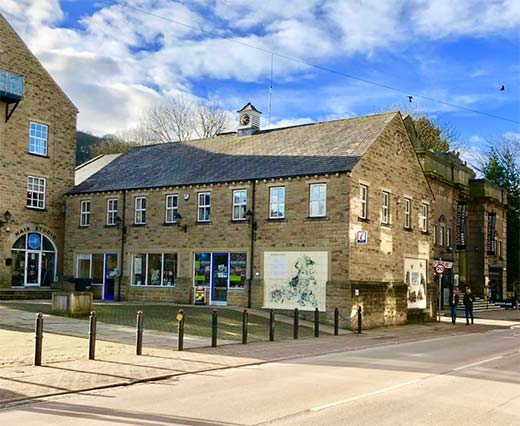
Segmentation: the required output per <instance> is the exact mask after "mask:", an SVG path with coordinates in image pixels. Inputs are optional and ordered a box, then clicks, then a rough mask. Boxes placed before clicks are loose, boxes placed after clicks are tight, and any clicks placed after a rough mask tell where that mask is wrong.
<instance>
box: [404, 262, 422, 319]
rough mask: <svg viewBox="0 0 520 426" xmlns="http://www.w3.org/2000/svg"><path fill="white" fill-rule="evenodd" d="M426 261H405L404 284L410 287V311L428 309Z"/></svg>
mask: <svg viewBox="0 0 520 426" xmlns="http://www.w3.org/2000/svg"><path fill="white" fill-rule="evenodd" d="M426 276H427V275H426V260H424V259H411V258H405V259H404V282H405V283H406V285H407V286H408V295H407V300H408V309H426Z"/></svg>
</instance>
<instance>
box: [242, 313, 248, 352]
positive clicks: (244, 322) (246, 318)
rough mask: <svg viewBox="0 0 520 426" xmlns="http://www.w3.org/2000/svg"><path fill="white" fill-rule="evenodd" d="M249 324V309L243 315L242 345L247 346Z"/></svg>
mask: <svg viewBox="0 0 520 426" xmlns="http://www.w3.org/2000/svg"><path fill="white" fill-rule="evenodd" d="M247 323H248V314H247V309H244V312H243V313H242V344H244V345H245V344H247Z"/></svg>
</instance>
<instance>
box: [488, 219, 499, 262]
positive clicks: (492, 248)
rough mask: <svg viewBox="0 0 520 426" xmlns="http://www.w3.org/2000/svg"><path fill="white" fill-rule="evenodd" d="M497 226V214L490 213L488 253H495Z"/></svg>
mask: <svg viewBox="0 0 520 426" xmlns="http://www.w3.org/2000/svg"><path fill="white" fill-rule="evenodd" d="M496 227H497V214H496V213H488V226H487V252H488V254H495V247H496V241H495V233H496Z"/></svg>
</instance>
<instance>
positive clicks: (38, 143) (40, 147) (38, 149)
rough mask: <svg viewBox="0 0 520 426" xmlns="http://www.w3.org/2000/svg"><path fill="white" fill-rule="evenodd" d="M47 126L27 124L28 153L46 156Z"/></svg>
mask: <svg viewBox="0 0 520 426" xmlns="http://www.w3.org/2000/svg"><path fill="white" fill-rule="evenodd" d="M48 130H49V128H48V126H46V125H45V124H40V123H34V122H33V121H31V122H30V124H29V152H30V153H31V154H36V155H42V156H46V155H47V136H48Z"/></svg>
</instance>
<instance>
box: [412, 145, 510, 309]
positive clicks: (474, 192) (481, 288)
mask: <svg viewBox="0 0 520 426" xmlns="http://www.w3.org/2000/svg"><path fill="white" fill-rule="evenodd" d="M412 139H413V138H412ZM416 145H418V143H417V144H416ZM416 150H417V154H418V156H419V158H420V160H421V164H422V167H423V170H424V173H425V175H426V177H427V179H428V183H429V184H430V187H431V188H432V191H433V194H434V196H435V203H434V206H433V209H432V216H431V219H432V237H433V241H432V243H433V247H434V261H442V262H444V263H443V265H445V266H446V271H445V273H444V274H443V277H442V304H443V305H444V306H446V305H447V304H448V303H449V299H448V298H449V294H450V292H451V290H452V289H453V287H459V289H460V290H461V291H464V290H465V286H466V285H468V286H471V287H472V289H473V291H474V293H475V294H476V296H477V297H480V298H483V299H485V300H488V299H487V298H488V296H489V301H490V302H494V301H497V300H502V298H503V297H504V292H505V289H506V269H505V267H506V260H505V259H506V244H505V241H506V239H507V238H506V236H507V229H506V220H505V217H506V209H507V194H506V193H505V191H503V190H501V189H499V188H496V187H495V186H494V185H492V184H490V183H489V182H485V181H484V180H482V179H475V172H473V170H472V169H470V168H469V167H468V166H467V165H466V164H465V163H463V162H462V161H461V160H460V158H459V157H458V156H457V155H456V154H454V153H451V152H445V153H444V152H442V153H441V152H433V151H430V150H426V149H421V148H420V147H417V148H416Z"/></svg>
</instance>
